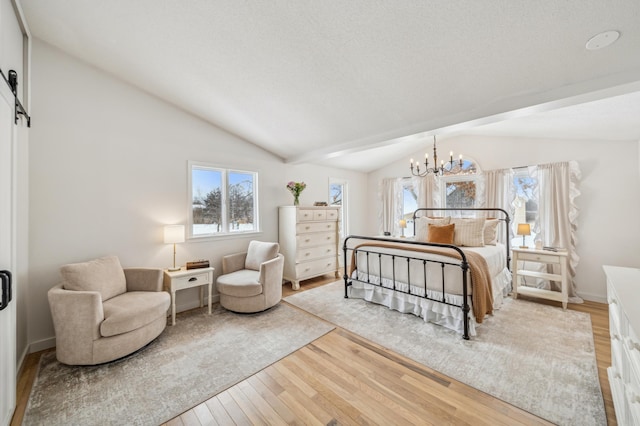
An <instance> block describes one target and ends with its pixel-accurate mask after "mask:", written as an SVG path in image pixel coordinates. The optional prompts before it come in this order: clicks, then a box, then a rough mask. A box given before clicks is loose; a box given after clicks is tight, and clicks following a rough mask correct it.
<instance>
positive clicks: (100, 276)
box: [60, 256, 127, 302]
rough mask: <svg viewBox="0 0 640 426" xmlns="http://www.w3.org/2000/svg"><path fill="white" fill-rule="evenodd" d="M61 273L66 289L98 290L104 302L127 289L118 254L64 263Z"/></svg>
mask: <svg viewBox="0 0 640 426" xmlns="http://www.w3.org/2000/svg"><path fill="white" fill-rule="evenodd" d="M60 275H62V280H63V284H62V286H63V287H64V288H65V289H66V290H76V291H97V292H99V293H100V295H101V296H102V301H103V302H104V301H105V300H109V299H111V298H112V297H115V296H117V295H119V294H122V293H124V292H126V291H127V280H126V278H125V276H124V270H123V269H122V266H121V265H120V260H118V257H117V256H107V257H101V258H99V259H95V260H90V261H88V262H83V263H72V264H69V265H64V266H62V267H61V268H60Z"/></svg>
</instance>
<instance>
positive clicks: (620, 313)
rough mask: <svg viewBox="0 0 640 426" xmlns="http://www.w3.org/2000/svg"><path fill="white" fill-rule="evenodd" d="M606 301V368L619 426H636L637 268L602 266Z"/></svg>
mask: <svg viewBox="0 0 640 426" xmlns="http://www.w3.org/2000/svg"><path fill="white" fill-rule="evenodd" d="M603 268H604V272H605V275H606V276H607V301H608V302H609V331H610V334H611V367H609V368H607V375H608V377H609V385H610V386H611V396H612V399H613V406H614V408H615V411H616V419H617V421H618V424H619V425H639V424H640V310H639V309H638V304H640V269H635V268H623V267H617V266H604V267H603Z"/></svg>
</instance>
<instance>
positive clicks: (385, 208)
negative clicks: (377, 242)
mask: <svg viewBox="0 0 640 426" xmlns="http://www.w3.org/2000/svg"><path fill="white" fill-rule="evenodd" d="M378 199H379V200H380V203H379V205H380V210H378V233H379V234H380V235H382V234H383V233H384V232H390V233H391V235H398V234H400V233H401V230H400V226H399V223H398V221H399V220H400V216H402V179H401V178H385V179H382V181H380V186H379V189H378Z"/></svg>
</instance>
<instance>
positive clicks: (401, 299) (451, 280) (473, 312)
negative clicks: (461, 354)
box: [343, 208, 511, 340]
mask: <svg viewBox="0 0 640 426" xmlns="http://www.w3.org/2000/svg"><path fill="white" fill-rule="evenodd" d="M434 214H435V215H436V216H434ZM451 215H457V216H465V217H455V218H451ZM471 216H473V217H471ZM447 218H449V219H447ZM447 220H448V221H451V222H452V223H453V224H454V226H450V224H449V223H448V222H447ZM413 222H414V235H415V236H416V238H415V240H414V239H402V238H391V237H363V236H355V235H350V236H348V237H346V238H345V241H344V244H343V254H344V265H345V274H344V286H345V297H346V298H348V297H352V298H362V299H365V300H367V301H369V302H373V303H377V304H381V305H384V306H387V307H389V308H391V309H394V310H397V311H399V312H403V313H412V314H414V315H417V316H419V317H421V318H423V319H424V320H425V321H428V322H432V323H435V324H439V325H442V326H444V327H447V328H450V329H452V330H455V331H457V332H459V333H460V334H462V337H463V338H464V339H467V340H468V339H469V337H470V336H475V335H476V327H477V326H478V325H479V324H481V323H482V322H483V321H484V319H485V317H486V316H487V315H491V314H492V313H493V311H494V310H495V309H499V308H500V305H501V304H502V300H503V298H504V297H505V296H506V295H507V294H508V293H509V292H510V290H511V272H510V269H509V265H510V250H509V238H508V235H509V223H510V218H509V215H508V214H507V212H506V211H504V210H502V209H498V208H477V209H475V208H474V209H472V208H460V209H441V208H423V209H418V210H416V211H415V212H414V214H413ZM444 222H447V225H446V226H445V225H442V223H444ZM425 223H426V225H427V226H428V229H429V233H431V231H433V230H436V231H437V230H439V229H445V228H446V229H448V230H451V229H452V228H453V229H456V232H458V234H454V241H453V244H443V243H435V242H427V240H428V238H427V235H425V232H424V230H423V229H422V227H423V225H425ZM499 229H501V231H499ZM479 230H481V231H479ZM451 232H453V231H451ZM479 232H481V233H482V235H478V233H479ZM500 234H502V238H499V237H498V235H500ZM429 235H431V234H429ZM500 239H501V240H502V241H500ZM485 240H486V241H487V244H484V242H485Z"/></svg>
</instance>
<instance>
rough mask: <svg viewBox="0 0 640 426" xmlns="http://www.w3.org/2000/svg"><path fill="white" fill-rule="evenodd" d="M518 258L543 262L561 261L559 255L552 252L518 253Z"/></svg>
mask: <svg viewBox="0 0 640 426" xmlns="http://www.w3.org/2000/svg"><path fill="white" fill-rule="evenodd" d="M518 260H529V261H532V262H542V263H558V264H559V263H560V258H559V256H554V255H550V254H539V253H524V252H519V253H518Z"/></svg>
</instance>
